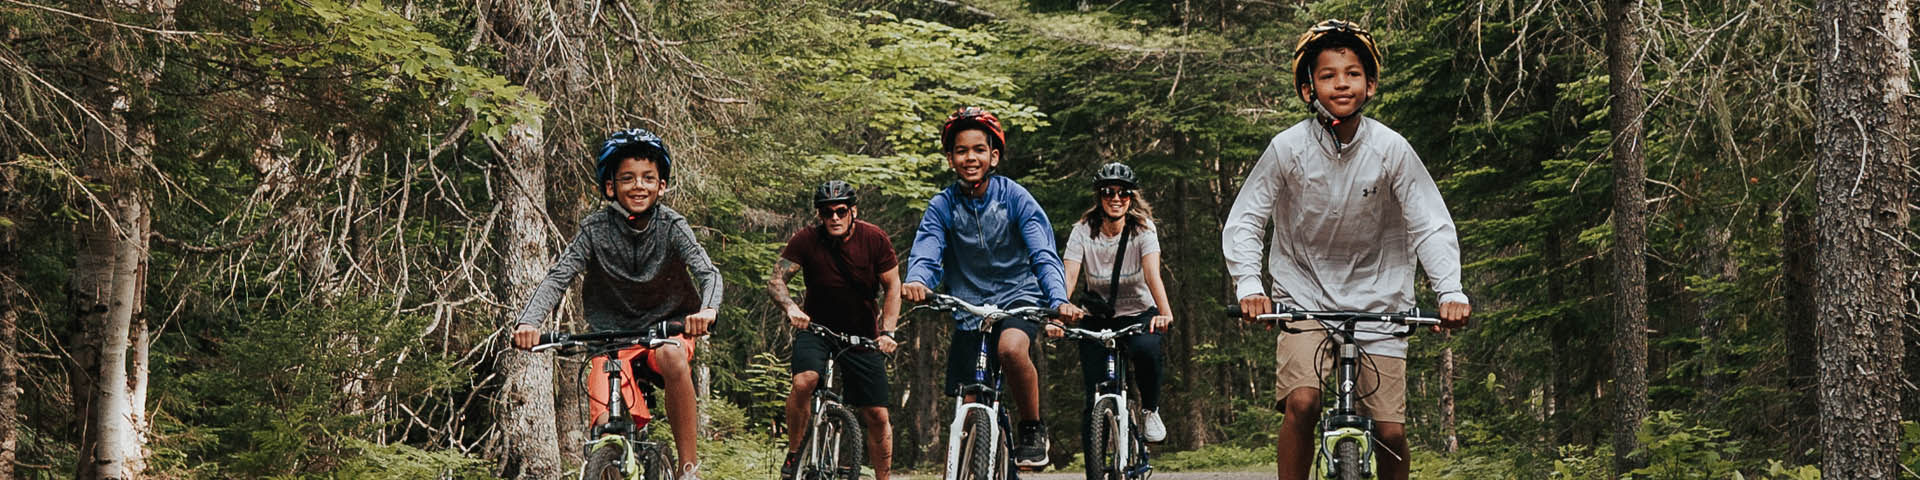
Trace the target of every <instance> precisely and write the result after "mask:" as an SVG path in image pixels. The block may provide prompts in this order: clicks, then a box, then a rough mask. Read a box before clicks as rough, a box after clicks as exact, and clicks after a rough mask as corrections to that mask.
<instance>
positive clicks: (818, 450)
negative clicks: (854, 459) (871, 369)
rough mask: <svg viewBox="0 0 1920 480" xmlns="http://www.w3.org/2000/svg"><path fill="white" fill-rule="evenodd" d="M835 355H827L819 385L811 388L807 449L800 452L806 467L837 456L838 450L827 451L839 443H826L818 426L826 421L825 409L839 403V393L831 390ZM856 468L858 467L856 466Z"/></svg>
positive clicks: (835, 447) (822, 462)
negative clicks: (811, 402) (810, 415)
mask: <svg viewBox="0 0 1920 480" xmlns="http://www.w3.org/2000/svg"><path fill="white" fill-rule="evenodd" d="M836 356H838V355H828V356H827V365H826V368H825V371H823V372H820V385H818V386H816V387H814V389H813V405H812V407H811V408H810V409H809V411H810V412H812V414H813V416H812V417H809V418H808V419H807V432H808V433H807V436H808V437H809V438H807V451H805V452H801V454H802V456H803V457H804V458H805V459H806V463H805V464H804V465H806V466H807V468H816V466H818V465H822V464H825V463H827V460H826V459H827V458H828V457H832V456H838V455H839V453H840V452H838V451H829V450H832V449H837V448H838V447H839V445H837V444H836V445H826V444H825V443H826V442H825V441H824V439H822V438H821V437H822V436H823V433H822V432H821V430H822V429H821V428H820V426H821V425H822V424H824V423H826V417H827V409H828V408H831V407H833V406H835V405H839V404H840V394H839V393H838V392H835V391H834V390H833V387H834V381H833V380H834V371H833V366H834V359H833V357H836ZM856 468H858V467H857V466H856Z"/></svg>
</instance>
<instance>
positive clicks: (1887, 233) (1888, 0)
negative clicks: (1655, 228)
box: [1814, 0, 1912, 479]
mask: <svg viewBox="0 0 1920 480" xmlns="http://www.w3.org/2000/svg"><path fill="white" fill-rule="evenodd" d="M1907 8H1908V5H1907V2H1906V0H1823V1H1821V2H1820V8H1819V11H1820V16H1819V17H1818V21H1816V22H1815V24H1816V25H1820V26H1821V27H1822V28H1820V33H1819V36H1820V37H1822V40H1823V42H1822V43H1821V44H1820V45H1819V46H1818V49H1817V51H1819V52H1821V55H1820V58H1819V60H1818V61H1819V65H1818V67H1819V68H1818V70H1819V71H1820V79H1819V86H1818V87H1817V94H1816V95H1815V97H1816V98H1818V99H1819V106H1818V107H1817V109H1818V111H1817V112H1816V115H1815V117H1814V118H1820V119H1823V121H1822V122H1820V124H1819V128H1818V130H1817V131H1816V132H1815V134H1814V141H1815V143H1816V145H1817V147H1816V148H1817V150H1818V152H1819V153H1818V154H1817V158H1818V160H1817V161H1818V164H1817V167H1816V170H1815V172H1816V176H1817V177H1818V180H1817V181H1816V182H1815V183H1816V185H1817V186H1816V191H1817V192H1818V195H1816V198H1818V199H1819V207H1818V208H1817V209H1816V211H1815V216H1814V226H1815V228H1814V235H1815V238H1816V242H1817V245H1819V249H1818V253H1816V254H1815V258H1814V262H1815V263H1814V264H1815V266H1816V268H1815V271H1817V272H1818V273H1817V275H1818V276H1817V278H1816V280H1815V284H1814V299H1815V300H1814V302H1815V304H1816V305H1817V306H1818V307H1817V308H1818V310H1817V316H1818V318H1817V319H1816V320H1815V324H1816V326H1815V329H1816V337H1817V338H1818V342H1819V349H1818V351H1819V353H1818V358H1819V365H1820V366H1819V368H1820V373H1819V378H1820V389H1819V392H1820V416H1819V417H1818V418H1819V419H1820V446H1821V451H1822V452H1823V453H1822V454H1823V455H1824V458H1823V459H1822V461H1821V468H1820V470H1821V478H1828V479H1883V478H1884V479H1892V478H1897V477H1898V476H1899V475H1901V467H1900V465H1899V459H1900V451H1899V449H1900V410H1899V407H1900V387H1898V385H1901V384H1903V383H1904V382H1906V381H1908V379H1907V377H1906V376H1905V375H1903V374H1902V372H1901V369H1902V363H1901V357H1902V356H1903V354H1904V352H1903V350H1904V348H1905V346H1904V345H1903V344H1902V343H1901V336H1902V332H1901V328H1902V323H1901V322H1902V317H1903V315H1904V312H1905V310H1906V300H1905V298H1906V297H1905V293H1906V289H1907V286H1908V283H1907V278H1906V263H1907V262H1906V258H1905V255H1904V253H1903V252H1905V251H1906V250H1905V245H1904V244H1903V242H1902V241H1901V240H1900V239H1901V238H1903V237H1904V235H1905V234H1906V233H1907V232H1908V231H1909V230H1908V224H1907V220H1908V213H1907V212H1908V210H1907V208H1908V203H1907V201H1908V197H1909V196H1910V195H1911V192H1910V190H1909V189H1910V188H1911V187H1912V185H1911V181H1910V180H1909V179H1908V177H1907V175H1908V174H1907V170H1906V169H1907V166H1908V163H1907V155H1908V153H1909V152H1908V150H1907V141H1908V138H1907V135H1908V129H1909V125H1908V122H1910V121H1911V120H1910V119H1909V118H1908V115H1909V113H1910V112H1908V111H1907V104H1906V99H1905V98H1906V96H1907V95H1909V94H1911V93H1912V90H1911V87H1910V86H1909V85H1908V83H1907V75H1908V74H1909V72H1908V69H1909V63H1908V62H1909V57H1910V55H1911V52H1910V50H1909V46H1908V37H1909V36H1910V35H1912V27H1911V26H1910V25H1908V24H1907V21H1908V20H1907V15H1908V14H1909V12H1908V10H1907ZM1827 42H1831V43H1827Z"/></svg>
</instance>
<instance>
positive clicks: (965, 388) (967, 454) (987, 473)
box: [913, 293, 1060, 480]
mask: <svg viewBox="0 0 1920 480" xmlns="http://www.w3.org/2000/svg"><path fill="white" fill-rule="evenodd" d="M923 309H924V310H933V311H939V312H956V311H960V312H967V313H971V314H974V315H978V316H980V318H981V319H982V320H981V322H980V326H979V327H978V330H977V331H980V332H992V331H993V325H994V324H995V323H998V322H999V321H1001V320H1005V319H1009V318H1026V319H1029V320H1033V321H1035V322H1045V321H1046V320H1047V319H1050V318H1053V317H1057V316H1059V315H1060V314H1059V312H1056V311H1054V310H1053V309H1051V308H1041V307H1031V306H1029V307H1018V308H1014V309H1011V310H1005V309H1001V308H1000V307H997V306H993V305H974V304H970V303H967V302H966V301H963V300H960V299H958V298H954V297H953V296H950V295H943V294H938V293H932V294H928V295H927V303H926V304H923V305H919V306H915V307H913V310H923ZM991 337H992V335H982V336H981V338H980V350H979V353H980V354H979V356H977V357H975V360H974V363H973V381H972V382H971V383H965V384H962V385H961V386H960V390H959V392H958V393H959V395H958V397H956V398H955V399H954V403H953V423H952V424H950V425H949V426H948V427H947V471H946V477H944V478H945V479H946V480H1001V479H1005V478H1007V477H1008V473H1009V471H1010V470H1011V468H1010V467H1011V466H1012V463H1013V455H1012V451H1013V436H1012V435H1010V434H1008V433H1007V432H1008V430H1010V429H1009V428H1007V427H1008V422H1007V419H1008V414H1007V410H1006V405H1004V404H1002V403H1001V402H1000V388H1001V380H1002V379H1001V372H1000V371H999V369H992V371H989V369H988V368H987V363H988V359H989V358H991V357H989V356H990V355H993V350H992V349H991V347H992V342H993V338H991Z"/></svg>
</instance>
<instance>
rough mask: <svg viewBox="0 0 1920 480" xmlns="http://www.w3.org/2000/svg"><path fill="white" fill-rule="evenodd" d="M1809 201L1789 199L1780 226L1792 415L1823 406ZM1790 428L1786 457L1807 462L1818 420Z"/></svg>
mask: <svg viewBox="0 0 1920 480" xmlns="http://www.w3.org/2000/svg"><path fill="white" fill-rule="evenodd" d="M1805 207H1806V205H1804V204H1802V203H1801V202H1799V201H1793V202H1789V203H1788V204H1787V206H1786V207H1785V208H1784V210H1786V211H1785V212H1782V213H1783V215H1782V216H1784V217H1786V221H1785V225H1783V226H1782V228H1781V234H1780V243H1781V246H1780V252H1781V255H1782V256H1784V257H1785V261H1784V262H1783V263H1785V264H1786V265H1785V270H1786V272H1785V278H1782V280H1783V281H1784V283H1785V284H1786V285H1785V288H1783V290H1784V293H1783V296H1784V297H1785V298H1784V300H1783V301H1784V303H1785V304H1786V308H1785V314H1784V317H1785V318H1784V319H1783V320H1782V323H1783V326H1782V331H1783V332H1785V333H1786V342H1787V391H1789V392H1796V394H1795V395H1794V396H1793V399H1792V404H1791V405H1789V406H1788V407H1787V411H1788V415H1789V416H1791V417H1792V418H1807V419H1812V418H1819V417H1817V415H1819V414H1820V407H1819V404H1818V403H1817V402H1815V400H1816V399H1817V398H1819V395H1818V394H1817V393H1816V392H1815V391H1814V387H1816V386H1818V380H1819V377H1818V375H1819V372H1818V370H1817V369H1816V368H1815V367H1816V366H1817V365H1819V363H1818V362H1819V360H1818V358H1817V354H1818V347H1819V345H1818V344H1817V341H1816V340H1815V335H1814V323H1815V319H1817V318H1819V317H1820V316H1819V310H1818V307H1817V305H1815V302H1814V300H1813V299H1814V296H1813V284H1814V278H1815V277H1816V276H1817V275H1818V272H1817V271H1815V270H1814V268H1813V262H1814V259H1813V257H1814V255H1815V250H1814V244H1813V241H1814V240H1813V216H1812V215H1810V214H1808V212H1807V208H1805ZM1786 423H1787V425H1786V428H1787V431H1785V432H1782V433H1784V434H1785V438H1786V439H1787V443H1788V448H1787V455H1788V458H1789V459H1791V460H1794V462H1793V463H1795V464H1804V463H1807V461H1808V458H1807V456H1806V454H1805V453H1804V452H1806V451H1807V449H1809V448H1811V447H1813V442H1815V441H1817V440H1818V439H1819V433H1820V432H1819V428H1818V427H1819V426H1820V423H1819V422H1812V421H1809V422H1786Z"/></svg>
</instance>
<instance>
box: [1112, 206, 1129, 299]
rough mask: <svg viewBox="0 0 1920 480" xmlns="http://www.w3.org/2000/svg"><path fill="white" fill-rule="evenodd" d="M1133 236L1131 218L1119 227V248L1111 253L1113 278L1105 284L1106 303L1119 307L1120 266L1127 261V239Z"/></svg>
mask: <svg viewBox="0 0 1920 480" xmlns="http://www.w3.org/2000/svg"><path fill="white" fill-rule="evenodd" d="M1132 236H1133V217H1127V224H1126V226H1123V227H1120V246H1119V248H1116V249H1115V250H1114V252H1113V277H1112V279H1111V280H1110V281H1109V282H1108V283H1107V302H1109V303H1110V304H1111V305H1113V306H1114V308H1116V309H1117V308H1119V307H1120V265H1121V264H1122V263H1125V262H1126V261H1127V239H1128V238H1130V237H1132Z"/></svg>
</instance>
